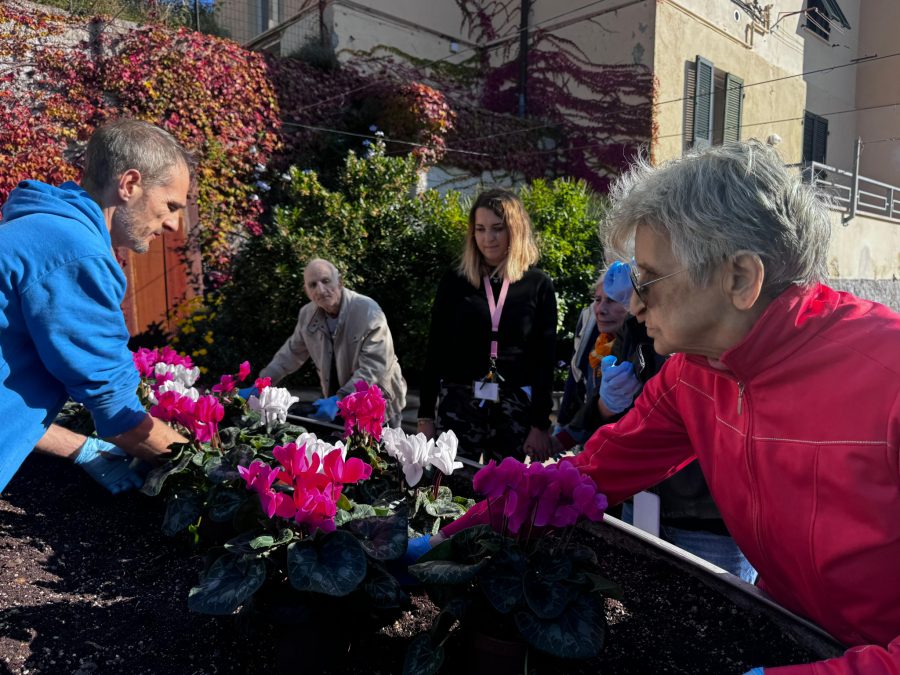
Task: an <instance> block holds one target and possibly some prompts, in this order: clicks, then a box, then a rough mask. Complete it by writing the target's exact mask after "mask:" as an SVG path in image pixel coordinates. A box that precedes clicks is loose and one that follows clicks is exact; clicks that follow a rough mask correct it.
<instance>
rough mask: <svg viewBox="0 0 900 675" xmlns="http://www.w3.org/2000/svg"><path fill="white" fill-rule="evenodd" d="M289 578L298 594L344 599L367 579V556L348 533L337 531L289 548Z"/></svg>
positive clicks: (294, 543)
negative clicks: (333, 596)
mask: <svg viewBox="0 0 900 675" xmlns="http://www.w3.org/2000/svg"><path fill="white" fill-rule="evenodd" d="M287 565H288V578H289V579H290V582H291V585H292V586H293V587H294V588H296V589H297V590H298V591H312V592H314V593H324V594H325V595H336V596H344V595H347V594H348V593H350V592H351V591H353V590H355V589H356V587H357V586H359V584H360V582H361V581H362V580H363V579H364V578H365V576H366V554H365V551H363V548H362V546H361V545H360V543H359V541H358V540H357V539H356V537H354V536H353V535H352V534H350V533H349V532H343V531H341V530H337V531H335V532H331V533H329V534H326V535H325V536H321V537H316V538H315V539H312V538H310V539H304V540H303V541H298V542H293V543H291V544H290V545H288V550H287Z"/></svg>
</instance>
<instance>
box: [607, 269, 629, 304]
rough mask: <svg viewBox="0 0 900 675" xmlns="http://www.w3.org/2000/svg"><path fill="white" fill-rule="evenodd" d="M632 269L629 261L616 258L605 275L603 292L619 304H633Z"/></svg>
mask: <svg viewBox="0 0 900 675" xmlns="http://www.w3.org/2000/svg"><path fill="white" fill-rule="evenodd" d="M633 290H634V289H633V288H632V286H631V269H630V268H629V266H628V263H623V262H620V261H618V260H616V261H615V262H614V263H613V264H612V265H610V266H609V269H608V270H606V276H605V277H603V292H604V293H606V295H608V296H609V297H610V298H611V299H613V300H615V301H616V302H618V303H619V304H622V305H625V306H626V307H628V305H629V304H631V292H632V291H633Z"/></svg>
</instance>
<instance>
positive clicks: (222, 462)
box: [203, 455, 241, 484]
mask: <svg viewBox="0 0 900 675" xmlns="http://www.w3.org/2000/svg"><path fill="white" fill-rule="evenodd" d="M203 473H205V474H206V477H207V478H209V480H210V482H211V483H216V484H217V483H224V482H225V481H229V480H232V481H236V480H237V479H238V478H240V477H241V475H240V474H239V473H238V472H237V469H235V468H234V466H233V465H232V464H231V463H230V462H229V461H228V460H227V459H225V458H224V457H220V456H219V455H212V456H211V457H209V458H208V459H207V460H206V462H204V464H203Z"/></svg>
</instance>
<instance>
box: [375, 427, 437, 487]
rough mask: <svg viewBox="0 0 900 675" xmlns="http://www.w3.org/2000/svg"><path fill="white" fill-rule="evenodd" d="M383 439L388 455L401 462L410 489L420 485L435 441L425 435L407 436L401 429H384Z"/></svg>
mask: <svg viewBox="0 0 900 675" xmlns="http://www.w3.org/2000/svg"><path fill="white" fill-rule="evenodd" d="M381 438H382V440H383V441H384V448H385V450H386V451H387V453H388V455H390V456H391V457H394V458H396V460H397V461H398V462H400V466H401V467H402V468H403V475H404V477H405V478H406V482H407V484H409V486H410V487H415V486H416V485H418V483H419V481H420V480H422V473H423V472H424V471H425V467H426V466H428V460H429V457H430V456H431V454H432V451H433V448H434V441H433V440H428V439H427V438H425V434H421V433H420V434H416V435H415V436H407V435H406V434H405V433H403V431H401V430H400V429H384V430H383V431H382V432H381Z"/></svg>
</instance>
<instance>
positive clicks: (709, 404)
mask: <svg viewBox="0 0 900 675" xmlns="http://www.w3.org/2000/svg"><path fill="white" fill-rule="evenodd" d="M721 366H724V369H722V368H721V367H720V368H715V367H713V366H712V365H710V363H709V361H708V360H707V359H706V358H702V357H696V356H687V355H684V354H677V355H675V356H674V357H672V358H671V359H669V361H667V362H666V364H665V366H663V369H662V371H661V372H660V373H659V375H657V376H656V377H655V378H653V379H651V380H650V381H649V382H648V383H647V384H646V385H645V386H644V390H643V392H642V394H641V396H640V397H639V398H638V400H637V401H636V403H635V407H634V409H633V410H632V411H631V412H629V414H627V415H626V416H625V417H624V418H623V419H622V420H620V421H619V422H618V423H616V424H614V425H608V426H604V427H600V429H599V430H598V431H597V433H596V434H594V436H592V437H591V439H590V440H589V441H588V442H587V444H586V446H585V450H584V452H582V453H581V454H580V455H578V456H576V457H575V458H574V462H575V464H576V465H577V466H579V467H580V468H581V469H582V471H584V472H585V473H587V474H588V475H590V476H591V477H592V478H593V479H594V480H595V482H596V483H597V486H598V487H599V488H600V490H602V491H603V492H605V493H606V495H607V497H608V498H609V502H610V503H611V504H615V503H617V502H620V501H622V500H623V499H625V498H627V497H630V496H631V495H633V494H635V493H637V492H639V491H641V490H643V489H645V488H647V487H649V486H651V485H655V484H656V483H658V482H659V481H661V480H662V479H664V478H665V477H666V476H668V475H670V474H672V473H673V472H675V471H676V470H677V469H678V468H680V467H681V466H684V465H685V464H687V463H688V462H690V461H691V460H692V459H693V458H694V457H695V453H696V457H697V458H698V459H699V460H700V465H701V467H702V468H703V473H704V475H705V476H706V480H707V482H708V483H709V486H710V490H711V491H712V495H713V497H714V499H715V502H716V504H717V505H718V507H719V510H720V511H721V513H722V518H723V519H724V520H725V523H726V525H727V526H728V530H729V532H730V533H731V535H732V536H733V537H734V540H735V541H736V542H737V544H738V546H740V548H741V550H742V551H743V552H744V554H745V555H746V556H747V558H748V560H749V561H750V562H751V563H752V564H753V566H754V567H755V568H756V569H757V570H758V571H759V573H760V577H761V579H762V581H763V585H764V587H765V589H766V590H767V591H768V593H769V594H770V595H771V596H772V597H773V598H774V599H775V600H776V601H777V602H779V603H780V604H782V605H783V606H784V607H786V608H787V609H789V610H791V611H792V612H795V613H796V614H799V615H801V616H805V617H807V618H809V619H811V620H812V621H814V622H815V623H817V624H818V625H820V626H821V627H822V628H824V629H825V630H826V631H828V632H829V633H831V634H832V635H833V636H834V637H836V638H837V639H838V640H840V641H841V642H843V643H845V644H847V645H856V646H855V647H853V648H851V649H850V650H849V651H847V652H846V653H845V654H844V655H843V656H842V657H840V658H836V659H829V660H827V661H821V662H818V663H812V664H807V665H802V666H787V667H781V668H779V667H773V668H771V669H770V668H766V673H767V674H768V673H771V674H772V675H776V674H777V675H800V674H801V673H802V674H804V675H813V674H814V675H837V674H838V673H858V674H860V675H863V674H864V675H881V674H886V673H892V674H895V675H897V674H900V467H898V462H900V315H898V314H896V313H894V312H891V311H890V310H889V309H887V308H886V307H884V306H882V305H879V304H876V303H872V302H867V301H864V300H860V299H858V298H855V297H853V296H852V295H849V294H847V293H838V292H836V291H834V290H832V289H830V288H828V287H827V286H822V285H818V286H816V287H814V288H811V289H802V288H798V287H792V288H791V289H789V290H787V291H785V292H784V293H782V294H781V295H780V296H779V297H778V298H776V299H775V300H774V301H773V302H772V304H771V305H770V306H769V307H768V308H767V309H766V311H765V312H764V313H763V315H762V316H761V317H760V319H759V320H758V321H757V323H756V324H755V325H754V327H753V329H752V330H751V331H750V333H749V334H748V335H747V336H746V337H745V338H744V340H742V341H741V342H740V343H739V344H738V345H737V346H735V347H734V348H732V349H730V350H729V351H727V352H726V353H725V354H724V355H723V356H722V359H721ZM758 665H766V664H758ZM771 665H772V666H777V665H778V664H771Z"/></svg>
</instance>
